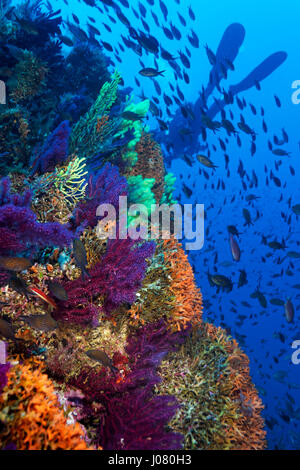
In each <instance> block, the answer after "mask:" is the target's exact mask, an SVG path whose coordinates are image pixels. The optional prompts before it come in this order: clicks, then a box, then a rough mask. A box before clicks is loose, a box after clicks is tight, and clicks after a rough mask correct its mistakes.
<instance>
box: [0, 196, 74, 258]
mask: <svg viewBox="0 0 300 470" xmlns="http://www.w3.org/2000/svg"><path fill="white" fill-rule="evenodd" d="M3 229H5V230H6V231H3ZM0 230H1V234H2V239H3V237H5V236H6V237H7V235H8V231H9V232H10V233H11V234H12V240H13V241H14V243H15V247H14V248H13V249H12V250H11V248H12V246H10V245H1V247H0V252H1V254H2V255H5V254H10V252H11V251H13V254H17V253H19V252H20V251H24V249H26V250H29V251H30V252H33V251H36V249H38V248H42V247H45V246H59V247H63V246H69V245H70V244H71V242H72V240H73V238H74V235H73V233H72V232H71V231H70V230H68V229H67V228H66V227H65V226H64V225H61V224H60V223H58V222H48V223H39V222H38V221H37V217H36V215H35V214H34V212H33V211H32V210H31V209H29V208H28V207H19V206H14V205H13V204H6V205H4V206H2V207H0Z"/></svg>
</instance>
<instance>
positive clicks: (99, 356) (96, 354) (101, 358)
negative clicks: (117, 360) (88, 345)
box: [85, 349, 119, 372]
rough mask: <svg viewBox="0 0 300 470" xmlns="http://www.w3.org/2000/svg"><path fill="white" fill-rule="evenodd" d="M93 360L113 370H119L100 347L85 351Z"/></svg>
mask: <svg viewBox="0 0 300 470" xmlns="http://www.w3.org/2000/svg"><path fill="white" fill-rule="evenodd" d="M85 354H86V355H87V356H88V357H89V358H90V359H93V361H96V362H99V363H100V364H102V365H103V366H104V367H109V368H110V369H111V370H112V371H113V372H119V370H118V369H117V368H116V367H114V366H113V362H112V359H111V358H110V357H108V355H107V354H106V352H105V351H102V350H101V349H90V350H89V351H86V353H85Z"/></svg>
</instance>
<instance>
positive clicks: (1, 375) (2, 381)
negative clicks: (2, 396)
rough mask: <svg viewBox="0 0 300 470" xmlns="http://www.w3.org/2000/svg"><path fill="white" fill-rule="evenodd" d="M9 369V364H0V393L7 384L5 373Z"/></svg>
mask: <svg viewBox="0 0 300 470" xmlns="http://www.w3.org/2000/svg"><path fill="white" fill-rule="evenodd" d="M9 369H10V364H0V393H2V390H3V389H4V387H5V385H6V384H7V373H8V371H9Z"/></svg>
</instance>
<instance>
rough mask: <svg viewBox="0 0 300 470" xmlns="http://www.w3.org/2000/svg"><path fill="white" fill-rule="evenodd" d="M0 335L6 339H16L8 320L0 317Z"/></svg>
mask: <svg viewBox="0 0 300 470" xmlns="http://www.w3.org/2000/svg"><path fill="white" fill-rule="evenodd" d="M0 336H3V337H4V338H6V339H12V340H13V341H14V340H16V339H17V338H16V337H15V331H14V328H13V327H12V326H11V324H10V323H9V322H8V321H6V320H3V319H2V318H0Z"/></svg>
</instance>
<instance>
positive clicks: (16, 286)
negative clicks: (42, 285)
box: [8, 274, 31, 300]
mask: <svg viewBox="0 0 300 470" xmlns="http://www.w3.org/2000/svg"><path fill="white" fill-rule="evenodd" d="M8 285H9V287H10V288H11V289H12V290H14V291H15V292H17V293H18V294H20V295H24V296H25V297H26V298H27V300H28V299H29V295H31V292H30V291H29V290H28V286H27V283H26V281H25V280H24V279H23V278H22V277H20V276H16V275H15V274H13V275H12V277H11V278H10V280H9V282H8Z"/></svg>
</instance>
